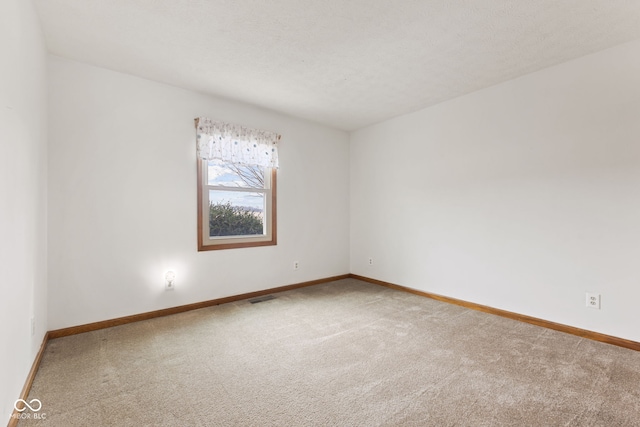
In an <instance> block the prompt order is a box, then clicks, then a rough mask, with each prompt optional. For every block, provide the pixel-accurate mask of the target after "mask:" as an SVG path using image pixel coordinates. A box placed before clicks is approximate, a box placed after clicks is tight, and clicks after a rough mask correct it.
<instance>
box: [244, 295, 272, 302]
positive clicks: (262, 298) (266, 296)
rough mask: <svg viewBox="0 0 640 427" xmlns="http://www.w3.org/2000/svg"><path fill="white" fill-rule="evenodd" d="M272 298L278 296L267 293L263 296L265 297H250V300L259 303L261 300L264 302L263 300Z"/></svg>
mask: <svg viewBox="0 0 640 427" xmlns="http://www.w3.org/2000/svg"><path fill="white" fill-rule="evenodd" d="M272 299H276V297H274V296H273V295H265V296H263V297H258V298H253V299H250V300H249V302H250V303H251V304H257V303H259V302H263V301H270V300H272Z"/></svg>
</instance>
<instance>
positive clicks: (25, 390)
mask: <svg viewBox="0 0 640 427" xmlns="http://www.w3.org/2000/svg"><path fill="white" fill-rule="evenodd" d="M48 341H49V332H47V333H46V334H44V338H43V339H42V344H40V349H39V350H38V354H36V358H35V359H34V361H33V365H31V370H30V371H29V375H28V376H27V380H26V381H25V383H24V387H22V392H21V393H20V397H19V398H20V399H22V400H25V401H26V400H27V398H28V397H29V392H30V391H31V386H32V385H33V380H34V379H35V378H36V374H37V373H38V369H39V368H40V362H41V361H42V355H43V354H44V349H45V348H46V347H47V342H48ZM19 415H20V412H18V411H16V410H15V409H14V410H13V413H12V414H11V419H10V420H9V424H7V427H16V426H17V425H18V421H20V420H19V419H18V416H19Z"/></svg>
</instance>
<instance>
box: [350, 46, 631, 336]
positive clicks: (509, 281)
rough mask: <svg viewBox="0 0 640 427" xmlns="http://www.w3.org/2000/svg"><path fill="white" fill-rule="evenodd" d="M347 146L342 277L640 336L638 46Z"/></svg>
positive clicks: (416, 116) (421, 114) (394, 123)
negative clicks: (345, 268) (591, 304)
mask: <svg viewBox="0 0 640 427" xmlns="http://www.w3.org/2000/svg"><path fill="white" fill-rule="evenodd" d="M350 147H351V149H350V150H351V151H350V153H351V154H350V155H351V172H350V173H351V195H352V197H351V272H352V273H355V274H361V275H365V276H369V277H373V278H376V279H380V280H385V281H389V282H393V283H397V284H400V285H404V286H408V287H412V288H416V289H420V290H423V291H429V292H433V293H437V294H442V295H447V296H450V297H454V298H459V299H463V300H467V301H473V302H476V303H480V304H485V305H489V306H492V307H496V308H501V309H506V310H510V311H514V312H517V313H522V314H527V315H531V316H535V317H539V318H543V319H547V320H551V321H555V322H559V323H563V324H567V325H572V326H576V327H580V328H585V329H589V330H593V331H597V332H601V333H605V334H611V335H614V336H618V337H623V338H627V339H632V340H635V341H640V328H638V326H639V323H638V307H637V301H639V300H640V269H639V267H638V266H639V265H640V41H636V42H633V43H629V44H625V45H621V46H618V47H615V48H612V49H609V50H606V51H602V52H600V53H597V54H593V55H590V56H587V57H583V58H580V59H577V60H573V61H571V62H568V63H565V64H562V65H559V66H555V67H552V68H549V69H545V70H542V71H539V72H536V73H533V74H530V75H527V76H524V77H522V78H519V79H516V80H512V81H509V82H506V83H503V84H500V85H497V86H494V87H490V88H487V89H485V90H481V91H478V92H475V93H472V94H469V95H466V96H463V97H460V98H457V99H454V100H452V101H449V102H446V103H443V104H440V105H437V106H435V107H432V108H427V109H424V110H421V111H418V112H416V113H413V114H408V115H404V116H401V117H397V118H394V119H391V120H388V121H385V122H383V123H380V124H378V125H374V126H371V127H368V128H365V129H362V130H360V131H357V132H354V133H353V134H352V137H351V143H350ZM369 257H373V259H374V265H373V266H368V265H367V260H368V258H369ZM587 291H590V292H599V293H601V294H602V309H601V310H600V311H596V310H593V309H587V308H586V307H585V293H586V292H587Z"/></svg>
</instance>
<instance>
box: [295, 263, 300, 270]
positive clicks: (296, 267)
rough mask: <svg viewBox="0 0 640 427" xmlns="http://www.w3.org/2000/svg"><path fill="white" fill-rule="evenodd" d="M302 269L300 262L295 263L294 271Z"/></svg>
mask: <svg viewBox="0 0 640 427" xmlns="http://www.w3.org/2000/svg"><path fill="white" fill-rule="evenodd" d="M299 268H300V263H299V262H298V261H293V269H294V270H297V269H299Z"/></svg>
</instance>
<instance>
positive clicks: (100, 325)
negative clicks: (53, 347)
mask: <svg viewBox="0 0 640 427" xmlns="http://www.w3.org/2000/svg"><path fill="white" fill-rule="evenodd" d="M349 277H350V276H349V274H342V275H340V276H333V277H326V278H324V279H317V280H311V281H308V282H301V283H295V284H292V285H286V286H279V287H277V288H270V289H264V290H261V291H256V292H249V293H246V294H240V295H232V296H228V297H224V298H217V299H212V300H208V301H202V302H196V303H193V304H186V305H180V306H177V307H170V308H165V309H162V310H156V311H149V312H146V313H140V314H133V315H131V316H124V317H118V318H116V319H109V320H103V321H100V322H94V323H87V324H85V325H79V326H72V327H69V328H62V329H56V330H53V331H49V339H55V338H61V337H66V336H69V335H76V334H82V333H84V332H91V331H97V330H99V329H105V328H111V327H113V326H120V325H126V324H127V323H133V322H139V321H141V320H147V319H153V318H156V317H163V316H169V315H172V314H178V313H184V312H185V311H191V310H197V309H199V308H206V307H212V306H214V305H220V304H226V303H229V302H234V301H240V300H244V299H249V298H255V297H260V296H263V295H267V294H271V293H274V292H284V291H289V290H291V289H298V288H304V287H307V286H313V285H319V284H321V283H327V282H333V281H335V280H341V279H347V278H349Z"/></svg>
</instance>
